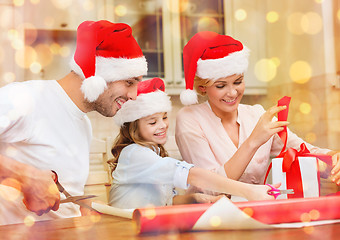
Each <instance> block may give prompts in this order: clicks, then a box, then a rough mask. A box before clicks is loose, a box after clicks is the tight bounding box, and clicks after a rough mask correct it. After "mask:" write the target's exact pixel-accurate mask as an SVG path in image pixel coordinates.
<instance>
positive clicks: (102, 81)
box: [70, 20, 148, 102]
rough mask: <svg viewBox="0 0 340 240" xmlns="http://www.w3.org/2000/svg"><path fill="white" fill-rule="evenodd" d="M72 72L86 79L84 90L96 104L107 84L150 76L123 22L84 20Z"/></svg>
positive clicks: (83, 85)
mask: <svg viewBox="0 0 340 240" xmlns="http://www.w3.org/2000/svg"><path fill="white" fill-rule="evenodd" d="M70 65H71V69H72V70H73V71H74V72H75V73H77V74H78V75H80V76H82V77H83V78H85V79H84V81H83V83H82V86H81V90H82V92H83V93H84V95H85V98H86V99H87V100H88V101H90V102H93V101H95V100H96V99H97V98H98V97H99V95H100V94H102V93H103V92H104V90H105V89H106V88H107V83H109V82H113V81H118V80H124V79H129V78H133V77H138V76H141V75H146V74H147V70H148V68H147V62H146V59H145V57H144V56H143V53H142V50H141V49H140V47H139V45H138V43H137V42H136V40H135V39H134V37H133V36H132V29H131V27H130V26H129V25H127V24H124V23H111V22H109V21H105V20H101V21H96V22H94V21H85V22H83V23H81V24H80V25H79V27H78V30H77V47H76V51H75V54H74V58H73V59H71V63H70Z"/></svg>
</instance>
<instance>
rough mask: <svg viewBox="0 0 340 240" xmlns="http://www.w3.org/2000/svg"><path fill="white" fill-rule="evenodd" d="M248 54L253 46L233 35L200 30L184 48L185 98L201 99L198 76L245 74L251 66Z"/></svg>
mask: <svg viewBox="0 0 340 240" xmlns="http://www.w3.org/2000/svg"><path fill="white" fill-rule="evenodd" d="M248 57H249V49H248V48H247V47H246V46H243V45H242V43H241V42H239V41H237V40H235V39H233V38H232V37H230V36H227V35H220V34H217V33H215V32H209V31H204V32H199V33H196V34H195V35H194V36H193V37H192V38H191V39H190V40H189V42H188V43H187V44H186V45H185V46H184V48H183V65H184V76H185V84H186V90H185V91H183V92H181V95H180V99H181V102H182V103H183V104H184V105H191V104H195V103H197V93H196V91H194V90H193V87H194V79H195V76H198V77H200V78H202V79H209V80H212V81H216V80H217V79H219V78H223V77H228V76H231V75H234V74H242V73H244V72H245V71H246V70H247V68H248Z"/></svg>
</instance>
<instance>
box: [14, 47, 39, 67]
mask: <svg viewBox="0 0 340 240" xmlns="http://www.w3.org/2000/svg"><path fill="white" fill-rule="evenodd" d="M36 60H37V53H36V52H35V50H34V49H33V48H32V47H31V46H25V48H24V49H22V50H19V51H17V52H16V53H15V62H16V63H17V64H18V66H19V67H21V68H29V67H30V66H31V64H32V63H34V62H35V61H36Z"/></svg>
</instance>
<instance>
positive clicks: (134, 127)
mask: <svg viewBox="0 0 340 240" xmlns="http://www.w3.org/2000/svg"><path fill="white" fill-rule="evenodd" d="M138 121H139V120H138V119H137V120H135V121H133V122H126V123H124V125H123V126H122V127H121V128H120V130H119V134H118V136H117V137H116V139H115V141H114V144H113V147H112V149H111V152H112V155H113V159H111V160H109V161H107V163H108V164H109V166H110V169H111V173H112V172H113V171H114V170H115V168H116V166H117V164H118V158H119V156H120V153H121V152H122V150H123V148H124V147H126V146H128V145H130V144H133V143H136V144H139V145H141V146H144V147H147V148H150V149H151V150H153V151H155V152H156V153H157V154H159V155H160V156H161V157H167V156H168V153H167V151H166V150H165V148H164V146H163V145H161V144H155V143H153V142H147V141H145V140H144V139H142V138H141V136H140V134H139V128H138Z"/></svg>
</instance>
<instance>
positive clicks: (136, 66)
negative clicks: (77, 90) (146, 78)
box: [70, 56, 148, 82]
mask: <svg viewBox="0 0 340 240" xmlns="http://www.w3.org/2000/svg"><path fill="white" fill-rule="evenodd" d="M70 66H71V69H72V70H73V71H74V72H75V73H77V74H78V75H80V76H82V77H83V78H84V77H85V76H84V74H83V71H82V70H81V68H80V67H79V66H78V64H77V63H76V62H75V61H74V58H72V59H71V61H70ZM147 72H148V64H147V62H146V58H145V57H144V56H143V57H138V58H131V59H129V58H105V57H100V56H97V57H96V73H95V76H101V77H102V78H104V79H105V81H106V82H113V81H117V80H124V79H129V78H133V77H138V76H141V75H146V74H147Z"/></svg>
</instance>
